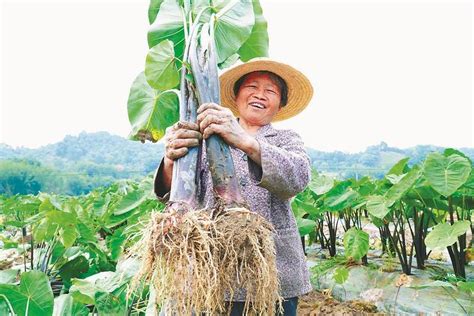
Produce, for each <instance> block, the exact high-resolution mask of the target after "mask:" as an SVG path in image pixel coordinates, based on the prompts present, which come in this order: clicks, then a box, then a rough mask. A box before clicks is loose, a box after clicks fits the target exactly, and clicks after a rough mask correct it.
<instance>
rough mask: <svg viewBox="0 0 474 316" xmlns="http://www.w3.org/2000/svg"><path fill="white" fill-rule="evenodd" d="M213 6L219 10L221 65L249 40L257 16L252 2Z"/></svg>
mask: <svg viewBox="0 0 474 316" xmlns="http://www.w3.org/2000/svg"><path fill="white" fill-rule="evenodd" d="M213 4H214V9H216V10H217V14H216V22H215V24H214V28H215V30H214V34H215V41H216V51H217V62H218V63H219V64H220V63H222V62H224V61H225V60H226V59H227V58H228V57H230V56H232V55H234V54H235V53H236V52H237V51H238V50H239V48H240V47H241V46H242V45H243V44H244V43H245V42H246V41H247V40H248V38H249V37H250V34H251V32H252V28H253V26H254V23H255V15H254V13H253V6H252V1H251V0H239V1H228V0H215V1H213ZM160 12H161V11H160Z"/></svg>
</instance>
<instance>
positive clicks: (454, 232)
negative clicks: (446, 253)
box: [425, 221, 471, 249]
mask: <svg viewBox="0 0 474 316" xmlns="http://www.w3.org/2000/svg"><path fill="white" fill-rule="evenodd" d="M470 227H471V223H470V222H469V221H458V222H455V223H454V224H453V225H451V224H450V223H441V224H438V225H436V226H435V227H434V228H433V230H432V231H431V232H430V233H428V235H427V236H426V239H425V244H426V247H427V248H428V249H443V248H446V247H448V246H451V245H452V244H454V243H455V242H456V241H457V240H458V237H459V236H461V235H462V234H464V233H466V231H467V230H468V229H469V228H470Z"/></svg>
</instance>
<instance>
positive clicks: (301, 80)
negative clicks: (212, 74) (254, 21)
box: [219, 57, 313, 122]
mask: <svg viewBox="0 0 474 316" xmlns="http://www.w3.org/2000/svg"><path fill="white" fill-rule="evenodd" d="M254 71H271V72H273V73H275V74H277V75H278V76H280V77H281V78H282V79H283V80H285V82H286V85H287V87H288V102H287V103H286V105H285V106H284V107H282V108H281V109H280V111H278V112H277V114H276V115H275V117H274V118H273V120H272V122H276V121H282V120H286V119H288V118H290V117H293V116H295V115H296V114H298V113H300V112H301V111H303V110H304V108H306V107H307V106H308V104H309V101H311V98H312V96H313V86H312V85H311V82H310V81H309V80H308V78H306V76H305V75H303V74H302V73H301V72H300V71H298V70H296V69H295V68H293V67H291V66H290V65H287V64H284V63H281V62H277V61H274V60H271V59H269V58H264V57H259V58H253V59H251V60H249V61H247V62H246V63H243V64H240V65H237V66H234V67H232V68H230V69H229V70H227V71H226V72H224V73H223V74H222V75H220V77H219V80H220V85H221V104H222V106H225V107H228V108H229V109H231V110H232V112H233V113H234V114H235V115H236V116H239V111H238V109H237V104H235V95H234V85H235V83H236V82H237V80H239V79H240V78H241V77H242V76H243V75H245V74H248V73H250V72H254Z"/></svg>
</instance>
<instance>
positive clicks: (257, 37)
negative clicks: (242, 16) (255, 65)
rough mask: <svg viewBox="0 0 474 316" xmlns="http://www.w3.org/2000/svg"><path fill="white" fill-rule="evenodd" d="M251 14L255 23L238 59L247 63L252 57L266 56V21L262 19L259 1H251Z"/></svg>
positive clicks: (240, 50)
mask: <svg viewBox="0 0 474 316" xmlns="http://www.w3.org/2000/svg"><path fill="white" fill-rule="evenodd" d="M252 3H253V12H254V15H255V23H254V26H253V28H252V33H250V37H249V38H248V39H247V41H245V43H244V44H243V45H242V47H240V49H239V55H240V59H241V60H242V61H248V60H250V59H252V58H254V57H267V56H268V32H267V21H266V20H265V18H264V17H263V11H262V7H261V5H260V1H259V0H253V1H252Z"/></svg>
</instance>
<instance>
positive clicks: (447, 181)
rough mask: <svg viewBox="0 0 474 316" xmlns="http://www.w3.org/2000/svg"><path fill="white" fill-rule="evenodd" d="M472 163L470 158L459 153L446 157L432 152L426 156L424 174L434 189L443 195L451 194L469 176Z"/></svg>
mask: <svg viewBox="0 0 474 316" xmlns="http://www.w3.org/2000/svg"><path fill="white" fill-rule="evenodd" d="M470 173H471V164H470V163H469V160H468V159H466V158H464V157H462V156H459V155H457V154H453V155H450V156H448V157H445V156H443V155H441V154H439V153H431V154H429V155H428V156H427V157H426V160H425V162H424V166H423V176H424V177H425V178H426V179H427V180H428V182H429V184H430V185H431V187H433V189H435V190H436V191H437V192H439V193H440V194H441V195H443V196H446V197H448V196H450V195H451V194H453V193H454V192H456V190H457V189H458V188H459V187H461V186H462V185H463V184H464V183H465V182H466V180H467V179H468V178H469V174H470Z"/></svg>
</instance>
